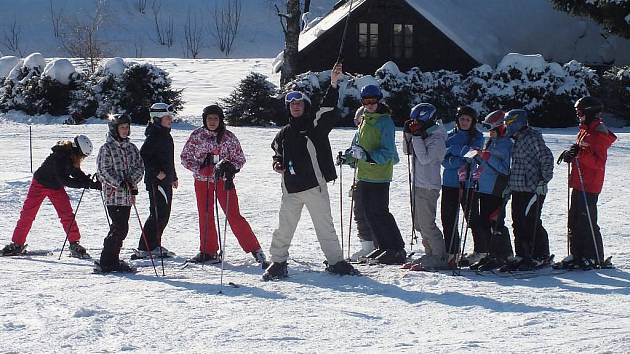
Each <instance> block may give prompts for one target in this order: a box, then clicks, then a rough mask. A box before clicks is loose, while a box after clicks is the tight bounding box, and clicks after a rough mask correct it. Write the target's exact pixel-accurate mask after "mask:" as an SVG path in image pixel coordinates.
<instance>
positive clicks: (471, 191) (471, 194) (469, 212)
mask: <svg viewBox="0 0 630 354" xmlns="http://www.w3.org/2000/svg"><path fill="white" fill-rule="evenodd" d="M471 175H472V174H471ZM466 198H467V200H466V209H465V210H464V213H465V214H464V220H462V225H463V224H464V221H465V222H466V229H465V230H464V238H463V241H462V252H461V253H460V257H459V260H460V261H459V262H457V270H458V271H460V272H461V270H462V266H461V260H462V258H463V257H464V251H465V250H466V238H467V237H468V229H470V218H471V217H472V203H473V199H474V198H475V186H474V185H470V188H468V191H467V193H466ZM466 214H467V216H466Z"/></svg>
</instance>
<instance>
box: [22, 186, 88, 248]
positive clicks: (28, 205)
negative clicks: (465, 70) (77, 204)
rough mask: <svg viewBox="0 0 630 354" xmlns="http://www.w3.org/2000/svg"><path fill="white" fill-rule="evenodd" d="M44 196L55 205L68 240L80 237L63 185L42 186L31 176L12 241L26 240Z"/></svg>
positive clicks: (73, 240) (75, 239)
mask: <svg viewBox="0 0 630 354" xmlns="http://www.w3.org/2000/svg"><path fill="white" fill-rule="evenodd" d="M45 198H48V199H50V202H51V203H52V205H53V207H55V210H56V211H57V216H59V219H60V220H61V225H62V226H63V229H64V232H66V233H67V234H68V241H70V242H77V241H79V239H80V238H81V234H80V233H79V226H77V223H76V220H74V214H73V213H72V206H70V198H69V197H68V194H67V193H66V190H65V189H64V188H63V187H62V188H59V189H51V188H47V187H44V186H43V185H41V184H40V183H39V182H37V180H36V179H35V178H33V180H32V181H31V185H30V187H29V188H28V192H27V194H26V200H24V205H23V206H22V211H20V219H19V220H18V222H17V225H16V226H15V229H14V230H13V238H12V239H11V240H12V241H13V243H16V244H18V245H23V244H24V243H25V242H26V236H27V235H28V232H29V231H30V230H31V227H32V226H33V221H34V220H35V217H36V216H37V212H38V211H39V207H40V206H41V205H42V202H43V201H44V199H45Z"/></svg>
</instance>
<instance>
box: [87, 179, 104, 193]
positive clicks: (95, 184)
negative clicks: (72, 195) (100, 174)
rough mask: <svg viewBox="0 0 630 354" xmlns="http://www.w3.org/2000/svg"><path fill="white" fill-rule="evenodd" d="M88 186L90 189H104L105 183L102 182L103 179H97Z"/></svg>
mask: <svg viewBox="0 0 630 354" xmlns="http://www.w3.org/2000/svg"><path fill="white" fill-rule="evenodd" d="M88 188H90V189H97V190H99V191H100V190H102V189H103V185H102V184H101V181H99V180H98V179H97V180H95V181H90V182H89V184H88Z"/></svg>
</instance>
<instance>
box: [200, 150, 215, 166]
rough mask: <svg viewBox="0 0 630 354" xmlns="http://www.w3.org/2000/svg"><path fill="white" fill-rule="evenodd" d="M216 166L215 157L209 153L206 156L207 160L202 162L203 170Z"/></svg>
mask: <svg viewBox="0 0 630 354" xmlns="http://www.w3.org/2000/svg"><path fill="white" fill-rule="evenodd" d="M213 165H214V155H213V154H211V153H208V154H207V155H206V158H205V159H203V162H201V168H204V167H207V166H213Z"/></svg>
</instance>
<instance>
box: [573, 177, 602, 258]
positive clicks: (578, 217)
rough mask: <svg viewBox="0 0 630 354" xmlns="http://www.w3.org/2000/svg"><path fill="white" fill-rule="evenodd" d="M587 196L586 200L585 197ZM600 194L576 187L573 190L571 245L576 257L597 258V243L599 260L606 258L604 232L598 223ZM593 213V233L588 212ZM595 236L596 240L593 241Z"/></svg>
mask: <svg viewBox="0 0 630 354" xmlns="http://www.w3.org/2000/svg"><path fill="white" fill-rule="evenodd" d="M585 196H586V202H585V201H584V198H585ZM598 198H599V194H595V193H585V192H582V191H579V190H576V189H573V190H572V191H571V207H570V208H569V246H570V250H571V254H572V255H573V256H575V257H583V258H590V259H592V260H597V253H596V252H595V244H597V252H598V253H599V261H600V262H602V261H603V260H604V246H603V242H602V234H601V232H600V230H599V225H597V199H598ZM587 207H588V211H589V213H590V215H591V223H592V224H593V233H591V227H590V225H589V223H588V213H587V212H586V208H587ZM593 238H595V240H594V241H593Z"/></svg>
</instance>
